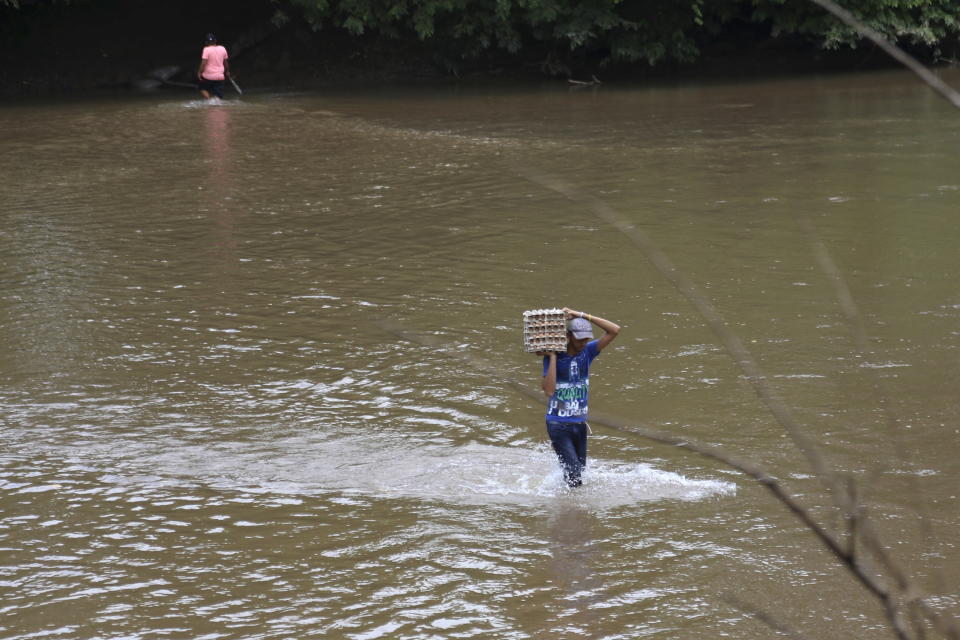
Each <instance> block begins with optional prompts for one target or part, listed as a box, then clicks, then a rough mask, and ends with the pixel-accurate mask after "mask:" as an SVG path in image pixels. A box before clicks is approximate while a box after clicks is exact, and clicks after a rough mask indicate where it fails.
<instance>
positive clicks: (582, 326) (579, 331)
mask: <svg viewBox="0 0 960 640" xmlns="http://www.w3.org/2000/svg"><path fill="white" fill-rule="evenodd" d="M568 328H569V330H570V332H571V333H572V334H573V337H574V338H576V339H577V340H583V339H584V338H592V337H593V327H592V326H591V325H590V322H589V321H588V320H587V319H586V318H574V319H573V320H571V321H570V326H569V327H568Z"/></svg>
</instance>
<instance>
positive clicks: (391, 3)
mask: <svg viewBox="0 0 960 640" xmlns="http://www.w3.org/2000/svg"><path fill="white" fill-rule="evenodd" d="M4 1H7V2H9V1H11V0H4ZM285 1H286V3H287V5H288V6H292V7H296V8H298V9H299V10H300V11H301V12H302V14H303V16H304V17H305V18H306V19H307V20H308V21H309V22H310V23H311V24H312V25H313V26H314V28H315V29H320V28H322V27H324V26H328V25H329V26H335V27H340V28H343V29H346V30H347V31H349V32H350V33H353V34H356V35H360V34H377V35H385V36H389V37H394V38H410V39H417V40H420V41H422V42H424V43H427V44H428V45H429V46H431V47H433V48H435V49H436V50H437V51H441V52H443V53H444V54H445V55H447V56H449V57H452V58H457V59H460V60H465V59H470V58H476V57H478V56H481V55H484V54H486V53H491V52H496V51H503V52H508V53H517V52H520V51H522V50H523V51H524V53H526V54H529V53H530V52H540V53H541V54H542V55H545V56H547V57H553V58H556V59H561V58H566V59H570V58H574V57H576V56H582V55H594V56H599V57H602V58H605V59H606V60H611V61H631V62H639V61H643V62H647V63H649V64H655V63H657V62H661V61H663V60H679V61H689V60H693V59H695V58H696V57H697V55H698V54H699V45H700V44H701V43H702V42H704V41H707V40H710V39H711V38H716V37H721V38H722V37H723V34H724V29H725V27H727V26H728V25H730V24H734V23H736V24H741V25H743V24H748V25H753V28H754V30H755V32H756V33H761V34H762V33H764V32H765V33H768V34H769V37H773V38H776V37H779V36H787V35H789V36H799V37H802V38H807V39H808V40H810V41H811V42H813V43H816V44H817V45H819V46H822V47H825V48H837V47H841V46H851V47H853V46H856V45H857V43H858V42H860V40H861V38H860V36H859V35H858V34H857V33H856V32H855V31H854V30H853V29H851V28H850V27H848V26H846V25H844V24H843V23H841V22H840V21H838V20H836V19H835V18H833V17H832V16H830V15H829V14H828V13H826V12H825V11H824V10H823V9H821V8H820V7H818V6H817V5H815V4H814V3H812V2H809V1H805V0H711V1H710V2H707V1H706V0H285ZM956 4H957V0H847V1H846V2H844V5H845V6H846V8H847V9H849V10H850V11H852V12H853V13H854V14H855V15H857V16H858V17H859V18H860V19H862V20H864V21H865V22H866V23H867V24H869V25H870V26H872V27H873V28H874V29H876V30H877V31H879V32H880V33H882V34H884V35H886V36H887V37H888V38H890V39H891V40H893V41H895V42H901V43H902V42H907V43H912V44H922V45H928V46H935V45H937V44H938V43H941V42H944V41H945V40H948V39H951V38H956V37H957V36H958V34H960V12H958V10H957V6H956Z"/></svg>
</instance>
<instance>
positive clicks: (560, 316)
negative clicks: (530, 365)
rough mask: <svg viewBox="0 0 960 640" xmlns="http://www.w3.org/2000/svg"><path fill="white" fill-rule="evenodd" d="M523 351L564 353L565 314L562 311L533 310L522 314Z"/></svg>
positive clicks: (565, 338)
mask: <svg viewBox="0 0 960 640" xmlns="http://www.w3.org/2000/svg"><path fill="white" fill-rule="evenodd" d="M523 349H524V351H526V352H527V353H536V352H537V351H566V349H567V314H565V313H564V312H563V309H533V310H531V311H524V312H523Z"/></svg>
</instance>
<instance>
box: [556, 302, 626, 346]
mask: <svg viewBox="0 0 960 640" xmlns="http://www.w3.org/2000/svg"><path fill="white" fill-rule="evenodd" d="M563 310H564V312H566V314H567V317H568V318H586V319H587V320H588V321H590V322H591V323H593V324H595V325H597V326H598V327H600V328H601V329H603V335H602V336H600V341H599V342H598V343H597V349H598V350H600V351H603V349H604V347H606V346H607V345H608V344H610V343H611V342H613V339H614V338H616V337H617V336H618V335H619V334H620V325H618V324H617V323H615V322H610V321H609V320H605V319H604V318H600V317H597V316H592V315H590V314H589V313H584V312H583V311H574V310H573V309H571V308H569V307H564V308H563Z"/></svg>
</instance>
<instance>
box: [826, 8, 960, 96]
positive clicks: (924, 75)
mask: <svg viewBox="0 0 960 640" xmlns="http://www.w3.org/2000/svg"><path fill="white" fill-rule="evenodd" d="M810 2H813V3H814V4H816V5H819V6H820V7H822V8H823V9H825V10H827V11H828V12H830V13H832V14H833V15H834V16H836V17H837V18H838V19H839V20H840V21H841V22H843V23H845V24H847V25H848V26H850V27H853V28H854V29H856V30H857V33H859V34H860V35H862V36H863V37H865V38H867V39H869V40H871V41H872V42H873V43H874V44H876V45H877V46H878V47H880V48H881V49H883V50H884V51H885V52H886V53H887V55H889V56H890V57H891V58H893V59H894V60H896V61H897V62H899V63H900V64H902V65H903V66H905V67H907V68H908V69H910V70H911V71H913V72H914V73H915V74H917V76H919V77H920V79H921V80H923V81H924V82H925V83H927V85H929V86H930V88H932V89H933V90H934V91H936V92H937V93H939V94H940V95H942V96H943V97H944V98H946V99H947V101H948V102H949V103H950V104H952V105H953V106H955V107H957V108H958V109H960V93H957V92H956V91H955V90H954V89H953V88H951V87H950V85H948V84H947V83H946V82H944V81H943V80H941V79H940V78H938V77H937V76H936V75H935V74H934V73H933V72H931V71H930V70H929V69H927V68H926V67H925V66H923V65H922V64H921V63H920V62H918V61H917V59H916V58H914V57H913V56H911V55H910V54H908V53H907V52H906V51H904V50H903V49H901V48H899V47H897V46H896V45H894V44H892V43H891V42H890V41H888V40H887V39H886V38H884V37H883V35H881V34H880V33H879V32H878V31H876V30H875V29H872V28H871V27H869V26H867V25H866V24H864V23H863V22H862V21H860V20H858V19H857V18H856V17H855V16H854V15H853V14H852V13H850V12H849V11H847V10H846V9H844V8H843V7H841V6H840V5H838V4H837V3H835V2H833V0H810Z"/></svg>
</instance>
